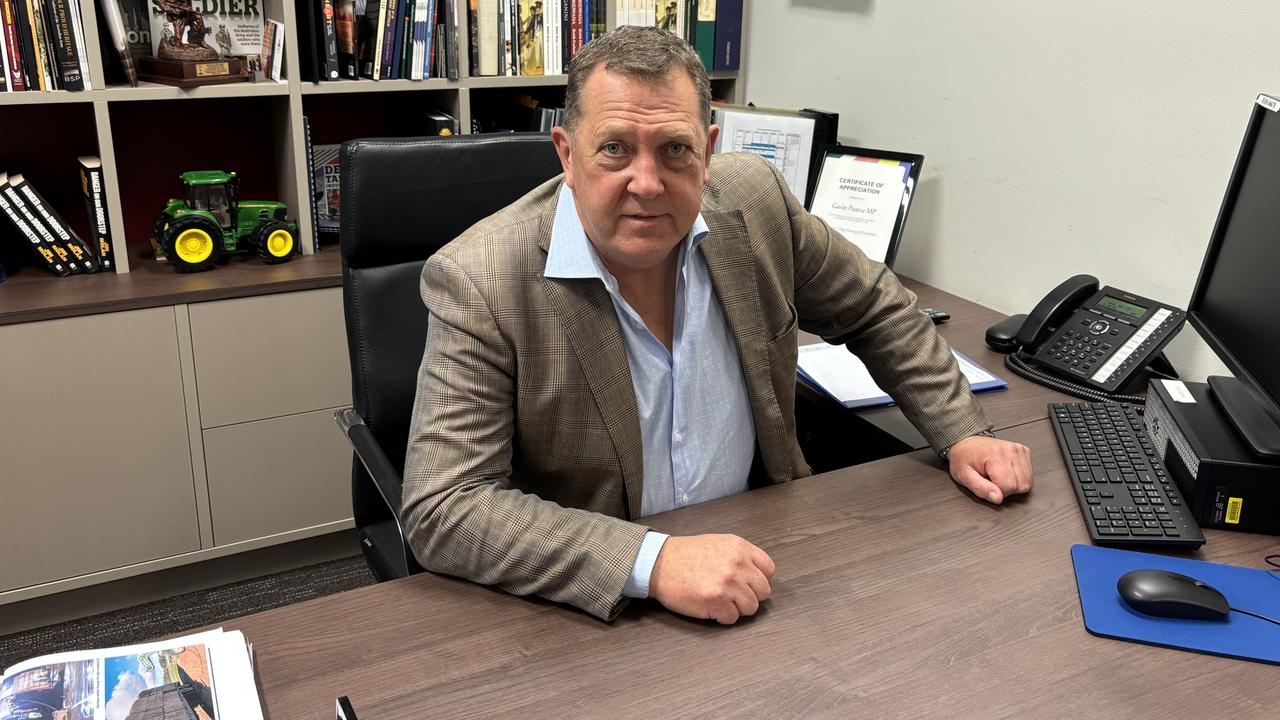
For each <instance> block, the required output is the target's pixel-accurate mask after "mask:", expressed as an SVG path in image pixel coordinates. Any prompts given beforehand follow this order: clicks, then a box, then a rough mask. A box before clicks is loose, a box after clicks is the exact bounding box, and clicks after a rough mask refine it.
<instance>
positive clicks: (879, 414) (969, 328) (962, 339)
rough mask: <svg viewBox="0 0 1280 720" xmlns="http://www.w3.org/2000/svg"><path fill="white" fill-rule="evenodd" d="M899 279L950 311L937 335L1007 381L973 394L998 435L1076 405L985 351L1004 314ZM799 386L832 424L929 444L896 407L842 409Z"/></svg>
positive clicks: (912, 444)
mask: <svg viewBox="0 0 1280 720" xmlns="http://www.w3.org/2000/svg"><path fill="white" fill-rule="evenodd" d="M901 280H902V284H903V285H906V286H907V287H908V288H909V289H910V290H911V291H912V292H914V293H915V294H916V295H917V296H918V297H919V300H920V307H936V308H938V309H940V310H945V311H946V312H948V313H951V319H950V320H948V321H947V322H945V323H942V324H940V325H938V326H937V328H938V332H939V334H941V335H942V336H943V337H944V338H946V339H947V342H949V343H951V346H952V347H954V348H955V349H956V350H959V351H960V352H962V353H964V354H965V355H967V356H969V358H970V359H972V360H973V361H974V362H976V363H978V364H979V365H981V366H982V367H984V368H986V369H987V371H989V372H992V373H995V374H996V375H998V376H999V377H1001V378H1004V379H1005V380H1008V381H1009V389H1008V390H1004V391H999V392H988V393H979V394H978V396H977V397H978V402H979V403H981V405H982V408H983V410H985V411H986V412H987V418H988V419H990V420H991V423H992V425H994V426H995V429H996V431H997V432H999V431H1003V430H1006V429H1008V428H1014V427H1018V426H1019V425H1025V424H1026V423H1029V422H1035V421H1036V420H1044V419H1046V418H1047V417H1048V416H1049V415H1048V412H1047V411H1046V410H1045V406H1046V405H1048V404H1049V403H1051V402H1079V398H1076V397H1073V396H1071V395H1067V394H1065V393H1060V392H1058V391H1056V390H1050V389H1049V388H1047V387H1044V386H1043V385H1037V384H1036V383H1033V382H1031V381H1029V380H1024V379H1022V378H1021V377H1019V376H1017V375H1014V374H1013V373H1012V372H1011V371H1009V370H1008V369H1007V368H1006V367H1005V366H1004V355H1001V354H1000V353H997V352H995V351H993V350H991V349H990V348H988V347H987V343H986V331H987V328H988V327H990V326H991V325H992V324H994V323H996V322H999V321H1000V320H1003V319H1004V318H1005V317H1006V316H1005V315H1004V314H1003V313H999V312H996V311H995V310H992V309H991V308H988V307H985V306H983V305H978V304H977V303H974V302H970V301H968V300H965V299H964V298H961V297H959V296H957V295H952V294H951V293H949V292H946V291H943V290H939V289H937V288H935V287H932V286H930V285H926V284H925V283H922V282H919V281H917V280H912V279H911V278H907V277H902V278H901ZM815 342H822V339H821V338H819V337H818V336H816V335H811V334H809V333H801V338H800V343H801V344H802V345H808V344H812V343H815ZM798 387H801V388H802V389H801V392H802V393H804V395H805V397H806V398H807V399H809V400H810V401H811V402H820V403H822V404H825V405H827V406H829V408H830V410H831V412H832V414H833V416H834V417H833V418H832V419H833V420H834V421H836V422H840V418H841V416H843V417H844V422H845V423H848V424H850V425H855V426H856V424H857V422H858V421H862V422H867V423H870V424H871V425H873V426H875V427H877V428H879V429H880V430H882V431H884V432H885V433H887V434H888V435H891V436H893V437H894V438H897V439H898V440H899V441H901V442H902V443H904V444H905V445H906V446H907V447H909V448H912V449H921V448H926V447H928V446H929V444H928V443H927V442H925V439H924V437H923V436H922V435H920V433H919V431H917V430H916V429H915V427H914V426H912V425H911V423H909V422H908V421H907V418H906V417H905V416H904V415H903V414H902V411H901V410H899V409H898V408H896V407H886V408H876V409H874V410H856V411H855V410H845V409H844V408H842V407H840V406H839V405H837V404H836V403H834V402H832V401H831V400H830V399H828V398H826V397H825V396H823V395H821V394H819V393H817V392H816V391H814V390H811V389H809V388H807V387H804V386H803V385H801V386H798ZM1002 435H1003V433H1002Z"/></svg>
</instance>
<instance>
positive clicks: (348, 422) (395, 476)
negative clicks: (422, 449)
mask: <svg viewBox="0 0 1280 720" xmlns="http://www.w3.org/2000/svg"><path fill="white" fill-rule="evenodd" d="M333 419H334V421H335V422H337V423H338V427H339V428H342V434H343V435H346V436H347V442H349V443H351V448H352V449H353V450H355V453H356V457H357V458H359V459H360V464H361V465H364V469H365V471H367V472H368V473H369V477H370V478H372V479H373V484H374V486H375V487H377V488H378V492H379V493H380V494H381V495H382V499H383V501H385V502H386V503H387V507H389V508H391V511H392V512H393V513H394V514H395V515H397V516H398V515H399V514H400V491H401V485H402V480H401V478H400V473H398V472H396V468H395V466H394V465H392V464H391V461H390V460H388V459H387V454H386V453H384V452H383V451H382V446H380V445H378V441H377V440H376V439H375V438H374V437H373V431H372V430H370V429H369V426H368V425H366V424H365V422H364V418H362V417H360V414H359V413H357V412H356V411H355V408H342V409H341V410H336V411H334V413H333Z"/></svg>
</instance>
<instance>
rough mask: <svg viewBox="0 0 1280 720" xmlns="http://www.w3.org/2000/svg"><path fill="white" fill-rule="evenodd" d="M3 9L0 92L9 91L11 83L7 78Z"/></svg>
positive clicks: (0, 37)
mask: <svg viewBox="0 0 1280 720" xmlns="http://www.w3.org/2000/svg"><path fill="white" fill-rule="evenodd" d="M3 17H4V15H3V10H0V92H11V91H12V88H11V85H12V83H11V82H10V80H9V53H8V52H7V51H6V50H7V47H8V43H7V42H6V41H5V34H4V19H3Z"/></svg>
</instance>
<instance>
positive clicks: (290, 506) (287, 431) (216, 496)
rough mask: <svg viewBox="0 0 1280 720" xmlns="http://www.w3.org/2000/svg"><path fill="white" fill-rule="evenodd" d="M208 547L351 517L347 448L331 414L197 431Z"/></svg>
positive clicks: (349, 451)
mask: <svg viewBox="0 0 1280 720" xmlns="http://www.w3.org/2000/svg"><path fill="white" fill-rule="evenodd" d="M204 458H205V468H206V471H207V473H208V479H209V507H210V514H211V515H212V516H213V541H214V545H228V544H230V543H234V542H240V541H242V540H252V539H255V538H261V537H266V536H268V535H275V534H277V533H282V532H290V531H294V530H301V529H305V528H309V527H314V526H316V525H322V524H324V523H331V522H335V521H341V520H348V519H350V518H351V446H350V445H348V444H347V440H346V438H344V437H343V436H342V431H341V430H339V429H338V426H337V425H336V424H335V423H334V421H333V410H331V409H326V410H319V411H316V412H309V413H302V414H300V415H290V416H288V417H281V418H273V419H271V420H261V421H258V422H250V423H241V424H238V425H227V426H225V427H219V428H213V429H212V430H205V431H204Z"/></svg>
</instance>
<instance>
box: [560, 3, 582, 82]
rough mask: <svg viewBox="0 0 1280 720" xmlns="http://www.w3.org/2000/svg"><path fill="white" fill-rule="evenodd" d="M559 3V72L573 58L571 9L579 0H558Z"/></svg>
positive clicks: (563, 69) (566, 67) (566, 66)
mask: <svg viewBox="0 0 1280 720" xmlns="http://www.w3.org/2000/svg"><path fill="white" fill-rule="evenodd" d="M558 2H559V3H560V37H559V40H560V67H558V68H556V69H557V70H559V71H560V72H561V73H563V72H564V71H565V70H567V69H568V68H569V61H570V60H572V59H573V9H572V6H573V5H574V4H576V3H577V2H579V0H558Z"/></svg>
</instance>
